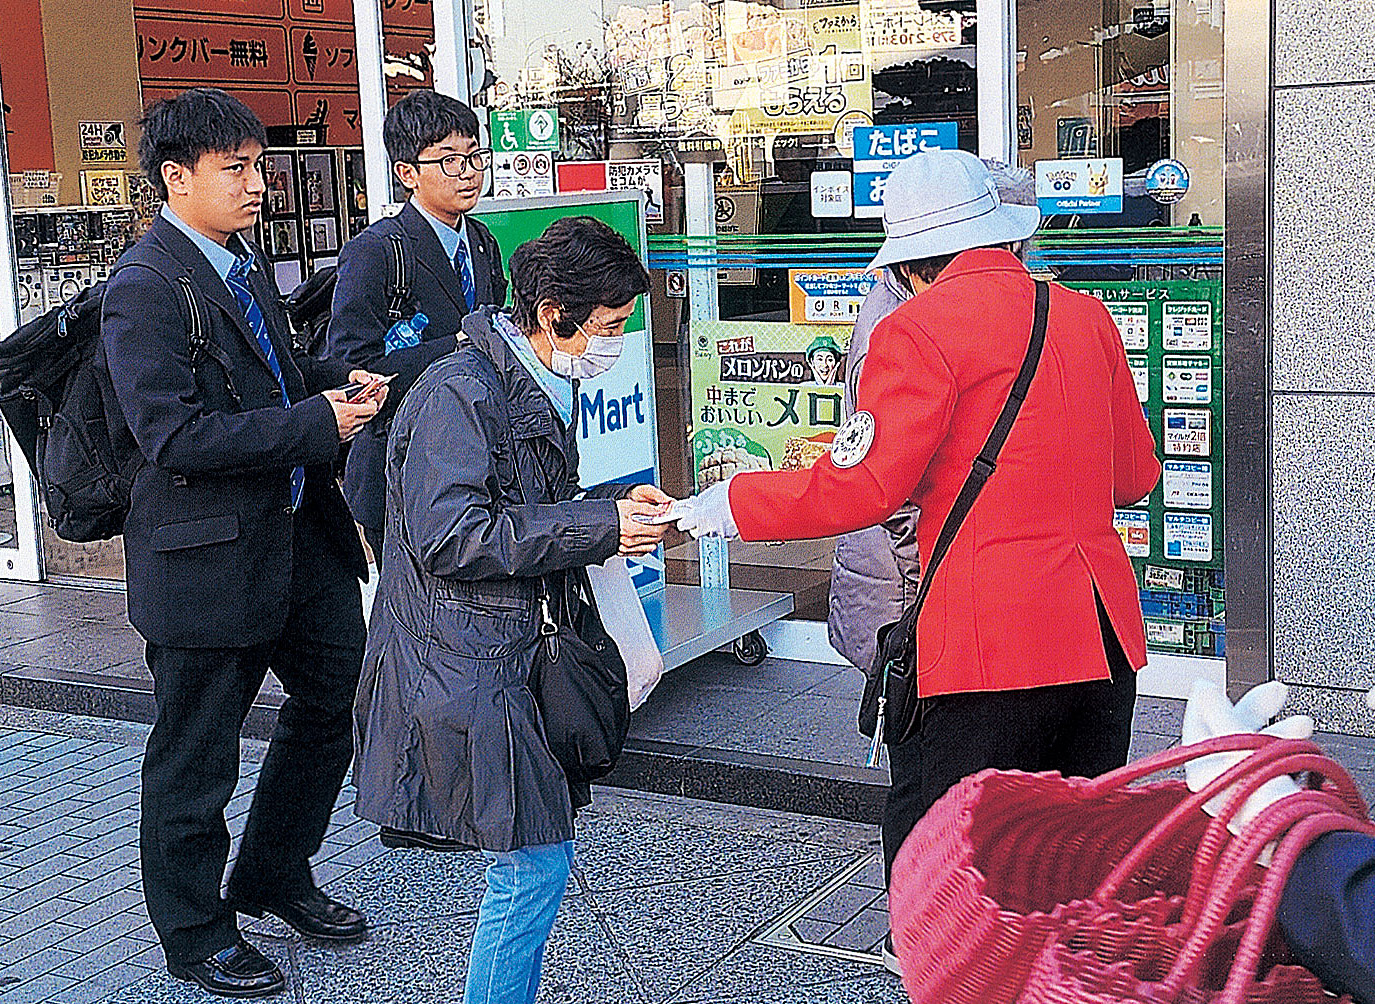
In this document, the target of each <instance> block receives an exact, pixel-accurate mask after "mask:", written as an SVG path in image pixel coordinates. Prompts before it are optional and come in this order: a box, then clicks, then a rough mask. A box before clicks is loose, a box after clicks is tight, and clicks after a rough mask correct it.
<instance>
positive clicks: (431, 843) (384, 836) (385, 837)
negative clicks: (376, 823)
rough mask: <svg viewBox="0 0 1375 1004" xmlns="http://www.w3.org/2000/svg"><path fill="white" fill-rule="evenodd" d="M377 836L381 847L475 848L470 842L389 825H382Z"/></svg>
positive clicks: (464, 849)
mask: <svg viewBox="0 0 1375 1004" xmlns="http://www.w3.org/2000/svg"><path fill="white" fill-rule="evenodd" d="M377 836H378V838H379V839H380V840H381V841H382V846H383V847H391V848H397V847H422V848H424V849H425V850H427V851H471V850H476V848H475V847H474V846H473V845H472V844H465V843H464V842H463V841H462V840H450V839H449V838H448V837H434V836H431V835H430V834H428V833H415V832H413V831H411V830H397V829H394V828H392V827H390V826H384V827H382V831H381V832H380V833H378V835H377Z"/></svg>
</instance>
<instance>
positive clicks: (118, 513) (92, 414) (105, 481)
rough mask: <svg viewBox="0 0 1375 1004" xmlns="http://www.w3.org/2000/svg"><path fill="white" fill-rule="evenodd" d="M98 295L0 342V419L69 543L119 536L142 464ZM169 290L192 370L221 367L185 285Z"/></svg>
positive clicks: (82, 296) (83, 297)
mask: <svg viewBox="0 0 1375 1004" xmlns="http://www.w3.org/2000/svg"><path fill="white" fill-rule="evenodd" d="M142 264H143V263H141V262H132V263H129V264H128V265H125V266H124V267H126V268H127V267H131V266H132V265H142ZM144 267H148V268H151V267H152V266H150V265H144ZM105 286H106V283H103V282H102V283H97V284H96V285H94V286H91V287H90V288H89V289H84V290H82V291H81V292H80V293H78V294H77V295H76V296H74V297H72V298H71V299H70V300H68V301H67V302H66V303H64V304H63V305H62V306H60V307H55V308H53V309H52V310H50V311H48V312H47V313H46V314H44V315H43V316H42V317H36V318H34V319H33V320H32V321H29V322H28V323H27V324H25V325H22V326H21V327H20V328H18V329H17V330H16V331H15V332H14V334H12V335H10V337H9V338H6V339H4V340H3V341H0V414H2V415H4V418H5V421H6V422H8V423H9V426H10V429H11V431H12V432H13V433H14V436H15V439H16V440H18V442H19V448H20V450H21V451H22V452H23V454H24V459H25V460H27V461H28V464H29V469H30V470H31V471H33V474H34V477H35V478H37V479H38V487H39V491H40V492H41V493H42V496H43V501H44V504H45V506H46V508H47V511H48V523H49V525H51V526H52V528H53V531H54V532H55V533H56V534H57V535H58V536H59V537H61V538H62V539H63V540H71V541H77V542H87V541H93V540H108V539H109V538H111V537H115V536H118V535H119V534H120V533H122V532H123V530H124V517H125V516H126V515H128V512H129V489H130V488H131V487H132V485H133V482H134V476H135V475H136V474H137V473H138V471H139V469H140V468H141V467H142V466H143V463H144V460H143V455H142V454H141V453H140V452H139V449H138V444H137V443H135V442H134V437H133V434H132V433H131V432H130V431H129V429H128V426H127V425H126V424H125V423H124V420H123V418H122V412H121V411H120V408H119V403H118V402H117V401H116V400H115V394H114V387H113V385H112V384H111V382H110V374H109V370H108V369H107V368H106V366H105V354H104V352H102V351H101V345H100V313H101V301H102V300H103V298H104V295H105ZM176 286H177V289H178V291H179V292H180V293H181V296H182V301H183V304H184V306H185V307H186V310H187V316H188V318H189V321H188V338H189V341H190V346H191V364H192V366H193V367H194V366H196V365H197V364H198V363H199V361H200V359H201V357H203V356H205V355H210V356H212V357H213V358H215V359H216V361H218V362H219V363H220V365H221V366H222V367H227V366H228V363H229V361H228V359H227V358H226V357H225V355H224V352H223V350H222V349H220V348H219V346H217V345H215V344H214V343H213V342H211V341H210V339H209V336H208V335H207V334H206V330H207V327H206V321H205V309H204V307H203V306H202V304H201V302H200V297H199V296H198V295H197V294H196V292H195V287H194V286H193V284H192V282H191V279H190V277H189V276H185V275H182V276H179V277H178V278H177V280H176ZM227 372H228V370H227V369H226V373H227ZM107 416H121V417H119V418H117V419H116V420H114V421H111V419H110V418H109V417H107Z"/></svg>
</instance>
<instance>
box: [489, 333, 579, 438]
mask: <svg viewBox="0 0 1375 1004" xmlns="http://www.w3.org/2000/svg"><path fill="white" fill-rule="evenodd" d="M493 324H494V325H495V327H496V329H497V332H498V333H500V335H501V337H502V338H504V339H506V344H507V345H509V346H511V350H512V351H513V352H515V354H516V358H517V359H519V360H520V361H521V363H523V364H524V366H525V368H526V369H527V370H529V371H530V375H531V376H532V377H534V378H535V383H537V384H539V386H540V390H542V391H544V396H545V397H547V398H549V402H550V403H551V404H552V405H553V406H554V410H555V411H557V412H558V413H559V417H560V418H562V419H563V424H564V425H572V424H573V382H572V381H571V380H568V379H566V378H564V377H561V376H559V375H558V374H557V373H555V372H553V371H552V370H550V369H549V368H548V367H546V366H545V365H544V363H542V362H540V361H539V356H537V355H535V349H534V347H533V346H532V345H531V344H530V339H528V338H526V337H525V336H524V335H523V334H521V333H520V329H519V328H517V327H516V326H515V324H513V323H512V321H511V318H510V317H509V316H508V315H506V314H497V315H496V317H494V318H493Z"/></svg>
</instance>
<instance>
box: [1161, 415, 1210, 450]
mask: <svg viewBox="0 0 1375 1004" xmlns="http://www.w3.org/2000/svg"><path fill="white" fill-rule="evenodd" d="M1164 419H1165V422H1164V426H1165V428H1164V433H1165V435H1164V448H1165V456H1167V457H1207V456H1210V455H1211V454H1212V452H1213V413H1212V412H1210V411H1201V410H1196V409H1192V408H1166V409H1165V412H1164Z"/></svg>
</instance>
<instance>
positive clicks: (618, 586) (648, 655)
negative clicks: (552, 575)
mask: <svg viewBox="0 0 1375 1004" xmlns="http://www.w3.org/2000/svg"><path fill="white" fill-rule="evenodd" d="M587 578H588V580H589V581H590V582H591V583H592V595H593V596H595V597H596V599H597V610H598V612H600V613H601V615H602V624H603V625H604V626H605V627H606V633H607V634H609V635H611V637H612V638H613V639H614V640H615V642H616V647H617V648H619V649H620V650H621V658H622V659H623V660H625V675H626V681H627V683H628V688H627V689H628V690H629V694H630V710H631V711H634V710H635V709H636V708H638V707H639V706H640V705H641V704H643V703H644V702H645V698H647V697H648V696H649V692H650V691H651V690H653V689H654V687H655V685H656V684H658V682H659V678H660V677H661V676H663V675H664V657H663V655H662V653H660V651H659V646H658V644H656V643H655V641H654V635H653V633H651V632H650V630H649V621H648V619H646V617H645V608H644V607H643V606H642V605H641V604H640V597H639V595H638V594H637V593H636V592H635V584H634V583H633V582H631V581H630V568H629V566H627V565H626V562H625V559H624V558H622V557H619V556H618V557H614V558H611V559H609V560H608V561H607V562H606V564H604V565H588V566H587Z"/></svg>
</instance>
